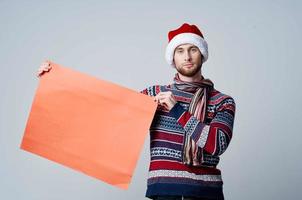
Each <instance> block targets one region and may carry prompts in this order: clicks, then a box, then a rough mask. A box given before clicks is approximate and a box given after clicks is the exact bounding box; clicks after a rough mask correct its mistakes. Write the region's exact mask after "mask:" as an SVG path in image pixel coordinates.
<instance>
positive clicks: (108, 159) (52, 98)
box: [21, 63, 157, 189]
mask: <svg viewBox="0 0 302 200" xmlns="http://www.w3.org/2000/svg"><path fill="white" fill-rule="evenodd" d="M51 66H52V69H51V70H50V72H48V73H46V74H44V75H43V76H42V77H41V78H40V81H39V85H38V88H37V90H36V94H35V97H34V100H33V103H32V107H31V111H30V114H29V117H28V121H27V124H26V128H25V132H24V136H23V140H22V143H21V149H23V150H26V151H29V152H31V153H34V154H37V155H40V156H42V157H45V158H47V159H49V160H52V161H55V162H57V163H60V164H63V165H65V166H68V167H70V168H73V169H75V170H78V171H81V172H83V173H85V174H87V175H89V176H92V177H95V178H97V179H100V180H102V181H105V182H107V183H109V184H112V185H114V186H117V187H120V188H123V189H127V188H128V186H129V183H130V181H131V177H132V175H133V172H134V169H135V165H136V163H137V160H138V158H139V155H140V151H141V149H142V147H143V144H144V140H145V138H146V136H147V135H148V130H149V127H150V125H151V122H152V119H153V116H154V113H155V110H156V107H157V104H156V103H155V102H154V101H153V99H152V98H151V97H149V96H147V95H144V94H141V93H139V92H137V91H134V90H131V89H128V88H125V87H122V86H119V85H117V84H114V83H110V82H108V81H104V80H100V79H97V78H95V77H92V76H89V75H86V74H83V73H80V72H77V71H75V70H71V69H69V68H66V67H63V66H60V65H58V64H55V63H51Z"/></svg>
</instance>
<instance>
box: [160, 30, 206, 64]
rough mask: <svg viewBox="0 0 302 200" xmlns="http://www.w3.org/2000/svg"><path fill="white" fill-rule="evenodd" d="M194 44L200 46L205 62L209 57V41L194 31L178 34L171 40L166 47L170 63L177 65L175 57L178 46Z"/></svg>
mask: <svg viewBox="0 0 302 200" xmlns="http://www.w3.org/2000/svg"><path fill="white" fill-rule="evenodd" d="M186 43H189V44H193V45H195V46H197V47H198V49H199V51H200V52H201V54H202V56H203V60H202V62H203V63H204V62H205V61H207V59H208V56H209V55H208V43H207V42H206V41H205V40H204V39H203V38H202V37H200V36H199V35H197V34H194V33H180V34H178V35H176V36H175V37H174V38H172V40H171V41H170V42H169V44H168V45H167V48H166V54H165V58H166V61H167V62H168V64H169V65H172V66H175V65H174V62H173V58H174V51H175V49H176V47H178V46H179V45H181V44H186Z"/></svg>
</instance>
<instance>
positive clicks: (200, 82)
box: [37, 23, 235, 200]
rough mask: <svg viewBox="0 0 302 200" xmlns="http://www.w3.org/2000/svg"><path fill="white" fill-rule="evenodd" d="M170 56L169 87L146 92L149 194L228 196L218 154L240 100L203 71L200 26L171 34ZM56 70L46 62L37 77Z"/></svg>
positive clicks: (177, 198)
mask: <svg viewBox="0 0 302 200" xmlns="http://www.w3.org/2000/svg"><path fill="white" fill-rule="evenodd" d="M168 38H169V43H168V45H167V48H166V60H167V62H168V63H169V64H170V65H172V66H173V67H175V69H176V70H177V73H176V75H175V78H174V82H173V83H172V84H170V85H164V86H160V85H154V86H151V87H148V88H146V89H144V90H142V91H141V93H143V94H146V95H149V96H154V100H155V101H156V102H158V104H159V105H158V107H157V111H156V113H155V116H154V119H153V121H152V124H151V127H150V137H151V140H150V142H151V144H150V156H151V161H150V166H149V178H148V188H147V192H146V197H149V198H152V199H156V200H169V199H170V200H172V199H173V200H181V199H187V200H189V199H192V200H193V199H195V200H197V199H198V200H205V199H224V196H223V188H222V185H223V182H222V178H221V172H220V170H219V169H217V168H216V166H217V164H218V163H219V156H220V155H221V154H222V153H223V152H225V150H226V149H227V147H228V145H229V143H230V140H231V138H232V130H233V122H234V117H235V102H234V99H233V98H232V97H231V96H228V95H225V94H223V93H221V92H219V91H218V90H216V89H214V84H213V82H212V81H211V80H209V79H205V78H204V77H203V76H202V74H201V67H202V64H203V63H204V62H205V61H206V60H207V59H208V46H207V42H206V41H205V40H204V37H203V34H202V33H201V31H200V30H199V29H198V28H197V27H196V26H195V25H189V24H186V23H185V24H183V25H182V26H181V27H179V28H178V29H176V30H173V31H170V32H169V34H168ZM50 69H51V67H50V65H49V62H48V61H46V62H45V63H43V64H42V65H41V66H40V68H39V70H38V73H37V75H38V76H41V75H42V74H43V73H44V72H47V71H49V70H50Z"/></svg>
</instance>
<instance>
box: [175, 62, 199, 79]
mask: <svg viewBox="0 0 302 200" xmlns="http://www.w3.org/2000/svg"><path fill="white" fill-rule="evenodd" d="M201 66H202V65H199V66H197V67H195V66H194V67H191V68H185V67H182V66H181V67H175V68H176V70H177V72H178V73H180V74H181V75H183V76H187V77H193V76H194V75H196V73H198V72H199V71H200V69H201Z"/></svg>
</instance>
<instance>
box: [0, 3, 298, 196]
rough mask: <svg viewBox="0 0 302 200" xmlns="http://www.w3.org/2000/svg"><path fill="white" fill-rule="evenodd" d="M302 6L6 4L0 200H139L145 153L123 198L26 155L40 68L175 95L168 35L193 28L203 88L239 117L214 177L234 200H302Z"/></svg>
mask: <svg viewBox="0 0 302 200" xmlns="http://www.w3.org/2000/svg"><path fill="white" fill-rule="evenodd" d="M300 2H301V1H298V0H297V1H288V0H287V1H285V0H284V1H278V0H275V1H270V0H266V1H263V0H262V1H260V0H253V1H215V0H208V1H201V0H200V1H197V0H196V1H138V0H137V1H107V2H105V1H81V2H80V1H44V2H42V1H25V0H24V1H21V0H20V1H8V0H6V1H3V0H0V30H1V31H0V61H1V68H0V70H1V71H0V72H1V73H0V74H1V84H0V89H1V90H0V91H1V99H0V100H1V103H0V106H1V116H0V120H1V124H0V131H1V133H0V158H1V160H0V199H26V200H27V199H28V200H41V199H46V200H48V199H49V200H63V199H64V200H65V199H73V200H77V199H79V200H80V199H108V200H111V199H112V200H116V199H128V200H130V199H131V200H135V199H137V200H138V199H144V195H145V190H146V178H147V171H148V162H149V149H148V147H149V140H147V141H146V142H145V146H144V150H143V151H142V153H141V156H140V159H139V162H138V165H137V167H136V170H135V174H134V177H133V179H132V183H131V185H130V188H129V189H128V190H127V191H124V190H120V189H117V188H115V187H112V186H110V185H107V184H105V183H103V182H101V181H99V180H97V179H94V178H91V177H89V176H86V175H83V174H81V173H79V172H77V171H73V170H71V169H69V168H67V167H64V166H61V165H59V164H56V163H54V162H51V161H49V160H47V159H43V158H41V157H39V156H36V155H34V154H31V153H28V152H25V151H22V150H20V149H19V146H20V143H21V139H22V136H23V131H24V128H25V125H26V120H27V117H28V115H29V111H30V107H31V103H32V100H33V96H34V93H35V89H36V87H37V84H38V79H37V78H36V77H35V73H36V71H37V69H38V67H39V65H40V63H41V62H42V61H44V60H45V59H50V60H52V61H53V62H56V63H59V64H62V65H65V66H70V67H72V68H73V69H75V70H79V71H82V72H85V73H88V74H90V75H93V76H96V77H99V78H102V79H105V80H109V81H112V82H115V83H118V84H120V85H123V86H126V87H129V88H132V89H134V90H141V89H143V88H145V87H147V86H149V85H153V84H166V83H171V81H172V78H173V76H174V73H175V71H174V70H173V69H172V68H171V67H169V66H168V65H167V64H166V62H165V60H164V51H165V46H166V44H167V32H168V31H169V30H171V29H175V28H177V27H179V26H180V25H181V24H182V23H183V22H188V23H194V24H197V25H198V26H199V27H200V28H201V30H202V31H203V32H204V35H205V39H206V40H207V41H208V44H209V60H208V61H207V62H206V63H205V64H204V65H203V74H204V76H205V77H207V78H210V79H212V80H213V81H214V83H215V86H216V88H217V89H218V90H220V91H222V92H224V93H226V94H229V95H231V96H233V97H234V99H235V101H236V105H237V112H236V117H235V126H234V133H233V134H234V135H233V140H232V141H231V144H230V146H229V148H228V150H227V151H226V152H225V153H224V154H223V155H222V156H221V162H220V164H219V166H218V167H219V168H220V169H221V170H222V173H223V179H224V193H225V197H226V199H227V200H242V199H245V200H254V199H274V200H278V199H280V200H281V199H282V200H283V199H299V197H300V198H301V196H302V195H301V191H299V190H300V189H301V186H302V181H301V179H302V175H301V169H302V165H301V155H300V154H299V153H300V149H301V148H298V147H300V146H301V139H302V137H301V128H300V125H301V97H302V96H301V91H300V88H299V87H298V85H299V84H301V78H300V76H301V74H302V73H301V72H302V70H301V45H302V43H301V35H302V29H301V27H302V26H301V25H302V24H301V19H302V14H301V3H300Z"/></svg>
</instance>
